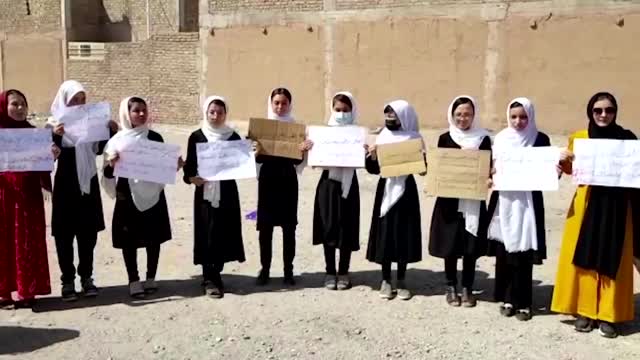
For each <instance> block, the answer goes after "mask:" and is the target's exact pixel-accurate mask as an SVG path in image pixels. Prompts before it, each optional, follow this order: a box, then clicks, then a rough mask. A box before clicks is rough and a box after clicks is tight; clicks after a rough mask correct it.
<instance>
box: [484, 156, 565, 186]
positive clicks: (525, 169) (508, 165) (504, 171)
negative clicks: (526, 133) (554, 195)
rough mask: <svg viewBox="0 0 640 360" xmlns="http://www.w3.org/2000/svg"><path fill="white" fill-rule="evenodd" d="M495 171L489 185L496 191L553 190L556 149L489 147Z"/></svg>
mask: <svg viewBox="0 0 640 360" xmlns="http://www.w3.org/2000/svg"><path fill="white" fill-rule="evenodd" d="M493 158H494V164H493V167H494V168H495V169H496V173H495V174H494V175H493V188H494V189H495V190H499V191H557V190H558V172H557V170H556V166H557V165H558V162H559V161H560V149H558V148H557V147H555V146H547V147H518V148H508V149H504V150H501V149H500V148H494V149H493Z"/></svg>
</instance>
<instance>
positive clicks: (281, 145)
mask: <svg viewBox="0 0 640 360" xmlns="http://www.w3.org/2000/svg"><path fill="white" fill-rule="evenodd" d="M305 131H306V126H305V125H304V124H295V123H288V122H285V121H277V120H269V119H258V118H251V119H250V120H249V138H250V139H252V140H255V141H257V142H258V143H260V154H264V155H271V156H282V157H287V158H291V159H302V152H300V149H299V145H300V143H302V142H303V141H304V140H305Z"/></svg>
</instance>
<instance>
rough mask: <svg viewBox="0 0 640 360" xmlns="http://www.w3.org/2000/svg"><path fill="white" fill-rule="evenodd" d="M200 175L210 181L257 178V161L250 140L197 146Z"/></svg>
mask: <svg viewBox="0 0 640 360" xmlns="http://www.w3.org/2000/svg"><path fill="white" fill-rule="evenodd" d="M196 149H197V154H198V175H199V176H200V177H202V178H203V179H206V180H210V181H220V180H236V179H251V178H255V177H256V160H255V156H254V154H253V151H252V149H251V141H250V140H234V141H216V142H211V143H198V144H196Z"/></svg>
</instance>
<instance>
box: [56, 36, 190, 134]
mask: <svg viewBox="0 0 640 360" xmlns="http://www.w3.org/2000/svg"><path fill="white" fill-rule="evenodd" d="M198 46H199V41H198V34H197V33H195V34H167V35H157V36H153V37H152V39H151V40H147V41H140V42H135V43H109V44H106V50H107V54H106V57H105V60H104V61H76V60H69V61H68V64H67V77H68V78H69V79H74V80H77V81H80V82H81V83H82V84H84V85H85V86H86V88H87V91H88V95H89V97H90V99H91V101H105V100H106V101H109V102H110V103H111V105H112V112H113V117H114V119H115V118H116V117H117V111H118V107H119V105H120V101H121V100H122V99H123V98H125V97H127V96H134V95H137V96H141V97H143V98H145V99H146V100H147V101H148V103H149V106H150V111H151V116H152V118H153V119H154V121H156V122H170V123H196V122H197V121H198V120H199V117H200V115H199V108H198V104H199V90H200V86H199V79H200V69H199V67H198Z"/></svg>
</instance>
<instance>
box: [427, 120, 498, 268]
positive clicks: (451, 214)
mask: <svg viewBox="0 0 640 360" xmlns="http://www.w3.org/2000/svg"><path fill="white" fill-rule="evenodd" d="M438 147H439V148H452V149H460V146H459V145H458V144H457V143H456V142H455V141H453V139H452V138H451V135H450V134H449V132H446V133H444V134H442V135H440V138H439V139H438ZM479 149H480V150H491V138H489V137H488V136H487V137H485V138H484V139H483V140H482V143H480V148H479ZM488 177H489V174H487V178H488ZM487 218H488V217H487V204H486V201H481V202H480V219H479V221H478V235H477V236H473V235H471V234H470V233H469V232H467V230H466V229H465V219H464V217H463V216H462V213H460V212H458V199H456V198H444V197H438V198H437V199H436V203H435V206H434V208H433V216H432V217H431V230H430V234H429V254H431V255H432V256H435V257H438V258H443V259H446V258H460V257H463V256H473V257H476V258H478V257H481V256H484V255H486V254H487V226H486V225H487Z"/></svg>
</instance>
